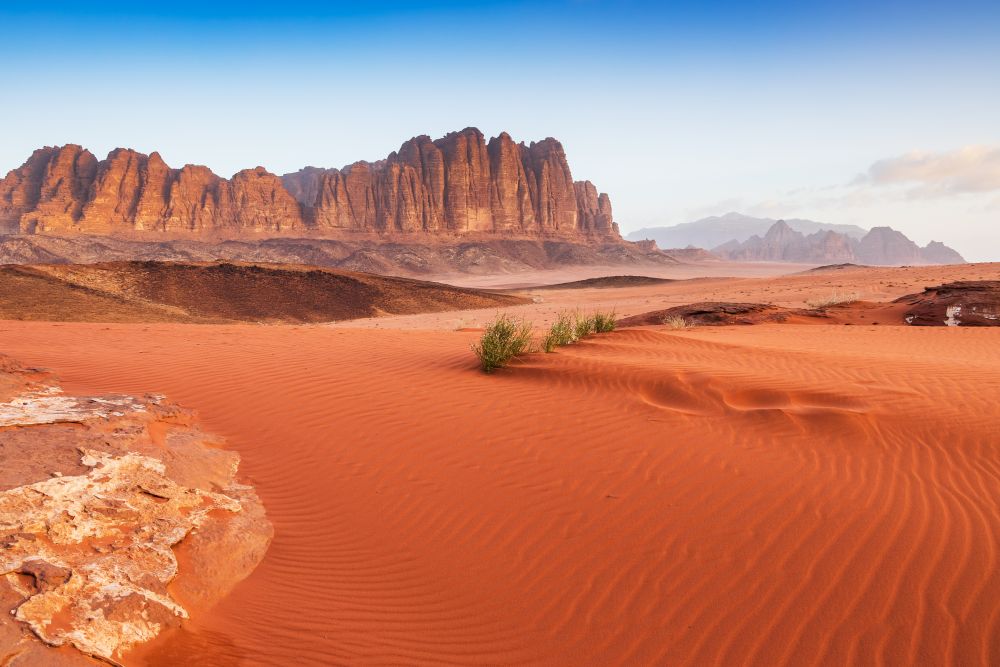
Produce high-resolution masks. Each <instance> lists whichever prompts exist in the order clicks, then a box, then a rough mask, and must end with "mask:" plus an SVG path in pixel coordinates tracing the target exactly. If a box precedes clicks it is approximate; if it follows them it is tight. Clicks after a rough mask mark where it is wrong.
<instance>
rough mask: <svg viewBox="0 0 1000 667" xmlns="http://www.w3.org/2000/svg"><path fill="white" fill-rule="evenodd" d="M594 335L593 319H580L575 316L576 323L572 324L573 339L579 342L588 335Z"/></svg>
mask: <svg viewBox="0 0 1000 667" xmlns="http://www.w3.org/2000/svg"><path fill="white" fill-rule="evenodd" d="M592 333H594V318H593V317H582V316H581V315H580V314H579V313H577V315H576V321H575V322H574V323H573V337H574V339H575V340H580V339H581V338H584V337H586V336H589V335H590V334H592Z"/></svg>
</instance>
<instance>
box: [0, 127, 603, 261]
mask: <svg viewBox="0 0 1000 667" xmlns="http://www.w3.org/2000/svg"><path fill="white" fill-rule="evenodd" d="M343 232H362V233H370V234H411V233H413V234H421V235H437V234H449V235H470V234H471V235H476V234H487V235H492V234H501V235H509V236H517V237H535V236H547V235H558V236H561V237H568V238H579V239H581V240H589V239H593V238H597V239H602V240H604V241H607V240H618V239H620V236H619V234H618V228H617V226H616V225H615V223H614V221H613V219H612V212H611V202H610V199H609V198H608V196H607V195H606V194H602V193H598V191H597V189H596V188H595V187H594V186H593V185H592V184H591V183H589V182H587V181H581V182H577V183H574V182H573V177H572V174H571V173H570V169H569V164H568V162H567V160H566V154H565V152H564V151H563V147H562V145H561V144H560V143H559V142H558V141H556V140H555V139H551V138H550V139H545V140H543V141H539V142H536V143H532V144H530V145H525V144H523V143H520V144H517V143H514V141H513V139H511V138H510V136H509V135H507V134H506V133H503V134H501V135H500V136H498V137H495V138H493V139H491V140H490V141H489V142H488V143H487V141H486V139H485V137H484V136H483V134H482V133H481V132H480V131H479V130H477V129H475V128H466V129H465V130H462V131H461V132H453V133H451V134H449V135H447V136H445V137H443V138H441V139H438V140H436V141H432V140H431V139H430V137H426V136H420V137H415V138H413V139H410V140H409V141H407V142H405V143H404V144H403V145H402V146H401V147H400V149H399V151H397V152H395V153H392V154H391V155H389V157H388V158H386V159H385V160H381V161H379V162H374V163H369V162H355V163H354V164H351V165H349V166H347V167H344V168H343V169H318V168H315V167H307V168H305V169H303V170H301V171H299V172H296V173H294V174H287V175H285V176H284V177H281V178H279V177H278V176H275V175H274V174H270V173H268V172H267V171H266V170H265V169H263V168H262V167H257V168H256V169H248V170H245V171H241V172H239V173H237V174H236V175H234V176H233V177H232V178H231V179H224V178H220V177H219V176H216V175H215V174H213V173H212V172H211V171H210V170H208V169H207V168H205V167H199V166H195V165H187V166H185V167H183V168H182V169H171V168H170V167H168V166H167V165H166V164H165V163H164V162H163V160H162V159H161V158H160V156H159V154H157V153H152V154H151V155H148V156H147V155H144V154H142V153H138V152H136V151H133V150H129V149H123V148H119V149H115V150H114V151H112V152H111V153H110V154H109V155H108V157H107V159H105V160H103V161H100V162H98V161H97V159H96V158H95V157H94V156H93V155H91V154H90V153H89V152H88V151H86V150H84V149H82V148H81V147H79V146H63V147H61V148H44V149H41V150H38V151H36V152H35V153H34V154H33V155H32V156H31V158H30V159H29V160H28V161H27V162H26V163H25V164H24V165H23V166H22V167H20V168H19V169H16V170H14V171H11V172H10V173H9V174H8V175H7V177H6V178H5V179H4V180H3V181H0V234H17V233H20V234H56V235H69V234H91V235H108V236H135V235H140V236H149V235H154V236H155V235H162V236H168V237H171V238H174V237H182V238H183V237H202V238H205V237H212V238H259V237H270V236H291V235H298V236H320V237H331V236H336V235H338V234H340V233H343Z"/></svg>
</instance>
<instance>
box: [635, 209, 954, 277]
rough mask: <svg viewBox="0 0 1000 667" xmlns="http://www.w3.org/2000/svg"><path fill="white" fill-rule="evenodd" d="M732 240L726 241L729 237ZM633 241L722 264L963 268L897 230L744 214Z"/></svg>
mask: <svg viewBox="0 0 1000 667" xmlns="http://www.w3.org/2000/svg"><path fill="white" fill-rule="evenodd" d="M726 235H728V239H725V240H722V241H720V240H719V239H721V238H722V237H723V236H726ZM626 238H628V239H629V240H642V239H653V240H655V241H656V243H657V245H658V246H660V247H661V248H664V249H667V248H684V247H688V246H697V247H703V248H708V249H710V250H711V251H712V253H713V254H715V255H716V256H718V257H719V258H721V259H728V260H734V261H745V262H803V263H813V262H814V263H820V264H833V263H846V262H856V263H860V264H874V265H891V264H959V263H963V262H965V260H964V259H963V258H962V256H961V255H960V254H958V253H957V252H956V251H955V250H953V249H952V248H949V247H948V246H946V245H944V244H943V243H941V242H939V241H931V242H930V243H928V244H927V245H926V246H924V247H923V248H921V247H920V246H918V245H917V244H916V243H914V242H913V241H911V240H910V239H909V238H907V237H906V235H904V234H903V233H902V232H898V231H896V230H894V229H892V228H891V227H873V228H872V229H871V230H865V229H862V228H861V227H857V226H855V225H831V224H825V223H820V222H814V221H812V220H795V219H793V220H770V219H767V218H752V217H750V216H746V215H742V214H739V213H727V214H726V215H723V216H715V217H711V218H704V219H703V220H698V221H696V222H689V223H684V224H680V225H674V226H673V227H658V228H651V229H645V230H639V231H637V232H633V233H632V234H629V235H628V236H627V237H626Z"/></svg>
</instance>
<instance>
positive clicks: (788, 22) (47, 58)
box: [0, 0, 1000, 259]
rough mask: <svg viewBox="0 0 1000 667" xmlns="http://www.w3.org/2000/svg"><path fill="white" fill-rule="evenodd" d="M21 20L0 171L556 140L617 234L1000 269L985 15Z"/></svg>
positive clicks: (999, 82)
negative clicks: (753, 219) (902, 248)
mask: <svg viewBox="0 0 1000 667" xmlns="http://www.w3.org/2000/svg"><path fill="white" fill-rule="evenodd" d="M31 4H32V3H23V2H18V3H14V2H4V1H0V58H2V59H3V60H2V62H3V63H4V65H5V66H4V79H5V82H4V85H3V86H2V87H0V90H2V92H0V123H2V127H3V128H4V133H5V136H4V140H3V141H2V142H0V171H6V170H7V169H11V168H14V167H16V166H17V165H19V164H20V163H21V162H23V161H24V159H25V158H26V157H27V156H28V155H29V154H30V152H31V150H33V149H34V148H36V147H38V146H41V145H52V144H62V143H68V142H73V143H79V144H83V145H85V146H87V147H88V148H90V149H91V150H92V151H94V152H95V153H96V154H98V155H100V156H102V157H103V155H104V154H106V153H107V151H109V150H110V149H112V148H114V147H117V146H127V147H131V148H135V149H138V150H141V151H145V152H150V151H153V150H158V151H160V153H161V154H162V155H163V156H164V158H165V159H166V160H167V162H168V163H170V164H172V165H175V166H180V165H183V164H185V163H200V164H207V165H208V166H210V167H211V168H212V169H214V170H215V171H217V172H219V173H221V174H224V175H230V174H232V173H233V172H235V171H237V170H239V169H242V168H245V167H251V166H256V165H258V164H261V165H263V166H265V167H267V168H268V169H270V170H272V171H274V172H277V173H284V172H287V171H293V170H295V169H298V168H299V167H301V166H304V165H307V164H313V165H319V166H342V165H344V164H346V163H348V162H351V161H353V160H356V159H377V158H379V157H383V156H384V155H386V154H387V153H389V152H390V151H392V150H394V149H396V148H397V147H398V146H399V144H400V143H402V141H403V140H405V139H407V138H409V137H411V136H413V135H416V134H430V135H432V136H435V137H436V136H440V135H442V134H444V133H446V132H448V131H451V130H455V129H461V128H463V127H466V126H469V125H474V126H477V127H479V128H480V129H482V130H483V131H484V132H485V133H486V134H487V135H494V134H496V133H498V132H500V131H502V130H506V131H508V132H510V133H511V134H512V135H513V136H514V137H515V138H517V139H524V140H532V139H540V138H543V137H546V136H555V137H557V138H559V139H560V140H562V141H563V144H564V145H565V147H566V150H567V152H568V154H569V157H570V162H571V166H572V168H573V172H574V176H575V177H577V178H587V179H590V180H592V181H594V182H595V183H596V184H597V185H598V187H599V188H600V189H602V190H604V191H607V192H608V193H609V194H610V195H611V197H612V202H613V204H614V207H615V212H616V217H617V219H618V220H619V222H620V224H621V225H622V228H623V230H625V231H629V230H632V229H637V228H640V227H643V226H651V225H657V224H673V223H676V222H683V221H687V220H690V219H694V218H696V217H700V216H703V215H710V214H717V213H723V212H725V211H727V210H731V209H736V210H741V211H745V212H749V213H754V214H761V215H767V216H769V217H783V216H785V217H792V216H795V217H810V218H813V219H820V220H828V221H831V222H851V223H856V224H861V225H864V226H873V225H877V224H888V225H891V226H893V227H896V228H898V229H901V230H903V231H904V232H906V233H907V234H909V235H911V236H912V237H913V238H914V239H915V240H917V241H919V242H921V243H925V242H927V241H929V240H931V239H932V238H933V239H938V240H945V241H947V242H950V243H951V244H953V245H954V246H956V247H957V248H958V249H959V250H960V251H962V252H963V253H964V254H965V255H966V256H967V257H969V258H971V259H1000V231H998V230H1000V224H998V223H1000V153H998V152H996V151H995V150H994V149H997V148H998V147H1000V39H998V38H997V35H1000V6H998V3H992V4H991V3H986V2H957V3H956V2H952V3H948V4H945V3H928V2H921V1H920V0H917V1H915V2H908V3H903V2H889V3H872V2H867V3H862V2H839V3H822V2H821V3H807V2H750V3H737V2H717V3H680V2H673V3H671V2H660V3H653V2H642V1H633V2H629V1H627V0H619V1H614V0H561V1H558V2H544V1H543V2H499V1H496V2H451V1H447V0H439V1H438V2H371V3H366V2H354V3H337V2H323V3H310V2H294V3H293V2H285V3H280V2H274V1H271V2H267V3H264V2H239V3H234V2H200V3H193V2H168V3H158V4H155V5H154V4H152V3H101V2H91V3H86V4H83V3H69V2H46V3H34V4H35V6H34V7H31V6H30V5H31ZM135 5H142V6H139V7H136V6H135ZM40 8H41V9H40ZM878 165H881V166H878Z"/></svg>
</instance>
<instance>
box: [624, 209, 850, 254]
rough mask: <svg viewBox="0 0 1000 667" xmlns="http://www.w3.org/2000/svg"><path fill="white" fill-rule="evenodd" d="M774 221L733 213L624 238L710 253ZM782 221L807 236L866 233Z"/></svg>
mask: <svg viewBox="0 0 1000 667" xmlns="http://www.w3.org/2000/svg"><path fill="white" fill-rule="evenodd" d="M775 222H777V220H775V219H773V218H755V217H753V216H749V215H743V214H742V213H735V212H732V213H727V214H725V215H721V216H711V217H708V218H702V219H701V220H695V221H694V222H685V223H681V224H679V225H672V226H670V227H652V228H643V229H639V230H636V231H634V232H630V233H629V234H627V235H626V237H625V238H627V239H628V240H630V241H641V240H643V239H652V240H654V241H656V244H657V245H658V246H660V247H661V248H686V247H687V246H689V245H690V246H694V247H696V248H705V249H706V250H711V249H712V248H714V247H716V246H719V245H722V244H723V243H726V242H727V241H733V240H736V241H740V242H741V243H742V242H743V241H746V240H747V239H748V238H750V237H751V236H754V235H756V236H764V234H766V233H767V230H768V229H770V228H771V226H772V225H773V224H774V223H775ZM785 222H786V223H788V226H789V227H791V228H792V229H794V230H795V231H797V232H802V233H803V234H807V235H808V234H812V233H813V232H817V231H820V230H830V231H834V232H839V233H841V234H847V235H848V236H852V237H854V238H856V239H860V238H861V237H862V236H864V235H865V233H866V232H867V231H868V230H867V229H864V228H862V227H858V226H857V225H838V224H831V223H824V222H816V221H814V220H801V219H798V218H791V219H788V220H785Z"/></svg>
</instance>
